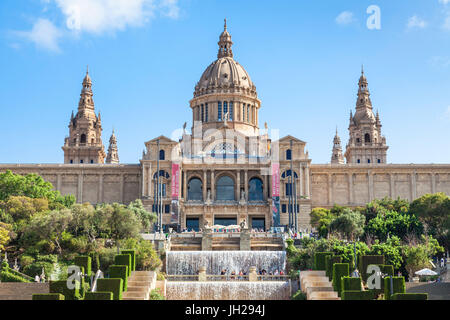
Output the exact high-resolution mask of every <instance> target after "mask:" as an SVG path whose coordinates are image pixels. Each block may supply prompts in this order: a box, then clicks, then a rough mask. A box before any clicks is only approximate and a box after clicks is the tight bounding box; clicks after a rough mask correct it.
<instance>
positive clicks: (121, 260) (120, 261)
mask: <svg viewBox="0 0 450 320" xmlns="http://www.w3.org/2000/svg"><path fill="white" fill-rule="evenodd" d="M114 262H115V265H118V266H127V267H128V270H127V272H128V276H131V255H130V254H118V255H116V256H115V257H114Z"/></svg>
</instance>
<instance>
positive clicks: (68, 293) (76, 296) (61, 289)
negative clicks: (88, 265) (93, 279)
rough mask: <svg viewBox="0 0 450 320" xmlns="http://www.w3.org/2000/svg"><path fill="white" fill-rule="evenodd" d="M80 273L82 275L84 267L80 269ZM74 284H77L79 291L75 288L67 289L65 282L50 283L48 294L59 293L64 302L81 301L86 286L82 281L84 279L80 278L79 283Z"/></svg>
mask: <svg viewBox="0 0 450 320" xmlns="http://www.w3.org/2000/svg"><path fill="white" fill-rule="evenodd" d="M80 272H81V273H82V274H84V267H80ZM69 276H70V275H69ZM75 282H78V283H79V286H80V287H79V289H77V288H76V286H75V288H74V289H69V288H67V280H60V281H50V282H49V284H50V285H49V286H50V293H61V294H62V295H63V296H64V297H65V298H66V300H83V298H84V294H85V292H86V291H87V286H88V284H87V283H86V282H85V281H84V277H81V282H80V281H75Z"/></svg>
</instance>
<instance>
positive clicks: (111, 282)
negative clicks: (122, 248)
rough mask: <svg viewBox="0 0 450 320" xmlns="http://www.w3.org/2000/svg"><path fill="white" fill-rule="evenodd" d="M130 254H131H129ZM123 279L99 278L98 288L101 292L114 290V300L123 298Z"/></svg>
mask: <svg viewBox="0 0 450 320" xmlns="http://www.w3.org/2000/svg"><path fill="white" fill-rule="evenodd" d="M128 256H129V255H128ZM122 288H123V280H122V279H120V278H119V279H113V278H109V279H98V280H97V290H98V291H99V292H112V293H113V300H122Z"/></svg>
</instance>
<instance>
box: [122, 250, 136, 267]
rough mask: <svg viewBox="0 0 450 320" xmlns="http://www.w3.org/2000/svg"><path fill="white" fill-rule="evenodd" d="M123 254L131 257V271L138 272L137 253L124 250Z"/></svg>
mask: <svg viewBox="0 0 450 320" xmlns="http://www.w3.org/2000/svg"><path fill="white" fill-rule="evenodd" d="M122 254H129V255H130V256H131V271H135V270H136V251H134V250H122Z"/></svg>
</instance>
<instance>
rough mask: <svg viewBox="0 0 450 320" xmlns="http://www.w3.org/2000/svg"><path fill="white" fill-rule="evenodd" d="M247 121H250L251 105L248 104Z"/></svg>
mask: <svg viewBox="0 0 450 320" xmlns="http://www.w3.org/2000/svg"><path fill="white" fill-rule="evenodd" d="M247 122H250V105H249V104H248V105H247Z"/></svg>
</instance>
